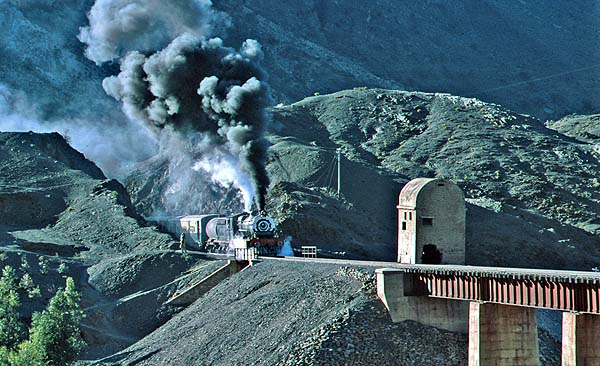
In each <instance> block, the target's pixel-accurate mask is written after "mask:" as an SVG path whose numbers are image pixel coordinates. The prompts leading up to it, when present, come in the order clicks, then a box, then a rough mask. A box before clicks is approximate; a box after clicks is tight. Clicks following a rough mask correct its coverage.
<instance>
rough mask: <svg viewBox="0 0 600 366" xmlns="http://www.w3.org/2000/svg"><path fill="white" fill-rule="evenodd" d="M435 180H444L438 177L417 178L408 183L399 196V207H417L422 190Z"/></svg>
mask: <svg viewBox="0 0 600 366" xmlns="http://www.w3.org/2000/svg"><path fill="white" fill-rule="evenodd" d="M435 181H439V182H442V181H443V180H442V179H437V178H416V179H413V180H411V181H410V182H408V183H406V185H404V187H403V188H402V191H400V195H399V196H398V208H407V209H415V208H416V207H417V198H418V197H419V193H420V192H421V190H423V188H425V186H426V185H428V184H429V183H432V182H435Z"/></svg>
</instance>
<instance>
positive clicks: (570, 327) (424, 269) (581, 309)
mask: <svg viewBox="0 0 600 366" xmlns="http://www.w3.org/2000/svg"><path fill="white" fill-rule="evenodd" d="M376 273H377V294H378V296H379V297H380V298H381V300H382V301H383V303H384V304H385V306H386V307H387V308H388V310H389V312H390V315H391V317H392V320H393V321H395V322H399V321H403V320H415V321H418V322H420V323H423V324H428V325H432V326H436V327H438V328H443V329H447V330H451V331H458V332H468V334H469V366H488V365H490V366H491V365H493V366H509V365H510V366H521V365H522V366H537V365H538V364H539V351H538V337H537V320H536V311H535V309H536V308H540V309H551V310H559V311H562V312H563V327H562V366H575V365H577V366H583V365H585V366H588V365H589V366H594V365H600V316H599V315H600V289H599V288H600V273H594V272H577V271H555V270H534V269H518V268H496V267H474V266H462V265H420V264H415V265H410V264H402V265H398V264H394V265H393V266H391V267H389V268H379V269H377V270H376Z"/></svg>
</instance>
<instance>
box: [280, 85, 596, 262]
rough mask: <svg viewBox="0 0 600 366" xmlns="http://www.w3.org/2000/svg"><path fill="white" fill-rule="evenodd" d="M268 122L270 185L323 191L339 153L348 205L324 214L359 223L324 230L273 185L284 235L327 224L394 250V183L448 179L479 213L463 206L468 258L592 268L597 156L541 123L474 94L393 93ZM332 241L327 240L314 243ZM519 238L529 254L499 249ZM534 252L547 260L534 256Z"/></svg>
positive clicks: (338, 97)
mask: <svg viewBox="0 0 600 366" xmlns="http://www.w3.org/2000/svg"><path fill="white" fill-rule="evenodd" d="M274 119H275V121H276V122H278V123H279V125H278V128H279V129H278V131H277V132H276V133H275V134H273V136H272V138H271V140H272V142H273V146H272V148H271V150H270V163H269V170H270V172H271V177H272V180H273V184H277V183H278V182H279V181H282V182H283V181H291V182H296V183H297V184H300V185H303V186H305V187H315V189H313V190H312V191H313V195H317V196H318V195H321V196H323V195H324V194H325V196H326V195H327V194H326V191H325V193H323V192H324V191H323V190H322V189H316V187H319V186H327V184H328V183H329V181H323V179H319V177H322V176H323V173H324V172H326V170H327V164H328V163H329V161H330V160H331V158H332V157H333V154H334V150H335V148H336V147H338V146H339V147H341V149H342V154H343V156H344V159H343V160H342V179H341V180H342V193H343V197H344V199H345V200H346V201H347V202H348V203H349V204H350V205H349V206H348V208H347V209H346V210H345V213H344V214H334V215H331V217H333V218H338V217H342V218H344V221H345V222H351V220H353V219H352V218H353V217H357V218H359V220H360V221H362V222H363V223H365V226H363V227H359V226H355V225H347V226H344V225H334V224H331V222H330V221H329V220H328V219H327V217H328V216H327V215H323V214H319V215H312V214H311V213H312V212H316V211H311V207H312V208H314V210H319V209H320V208H317V207H316V205H315V204H311V203H310V200H309V202H307V203H306V204H303V205H300V206H301V207H298V202H295V201H297V200H293V199H292V200H290V199H285V196H284V195H282V194H279V193H275V192H279V191H278V190H277V188H275V189H274V190H273V192H274V194H272V195H271V196H272V197H271V199H272V200H273V203H272V205H273V206H274V207H276V209H277V210H278V211H277V212H279V213H281V214H285V215H287V216H291V217H290V218H287V219H285V220H283V221H284V222H283V223H282V227H284V228H288V229H289V228H290V226H287V225H292V228H293V223H292V222H294V221H296V222H304V221H305V220H308V221H309V222H318V221H319V220H321V219H323V220H324V222H326V224H323V226H327V225H329V226H330V227H334V228H335V229H334V230H331V229H330V231H344V230H346V231H350V232H352V235H353V236H354V237H355V238H356V239H357V240H359V241H362V242H363V244H364V245H365V248H369V246H370V245H371V244H372V243H373V242H375V243H381V244H382V245H385V244H387V245H388V248H390V249H389V250H390V251H391V252H392V253H394V252H395V249H394V244H393V243H394V241H395V240H394V236H395V235H396V230H397V228H396V225H397V223H396V213H395V200H396V199H397V194H398V192H399V188H400V187H401V184H402V183H404V182H406V181H407V180H408V179H411V178H414V177H419V176H425V177H444V178H449V179H452V180H454V181H456V182H457V183H458V184H459V185H460V186H461V187H462V188H463V190H464V192H465V195H466V197H467V201H468V202H470V203H471V204H473V205H476V206H478V207H475V206H469V211H468V214H467V215H468V217H467V230H468V233H469V246H468V247H469V249H470V250H469V251H470V253H471V254H473V255H469V258H470V260H469V261H470V263H473V264H476V263H477V264H493V265H500V264H503V265H518V266H527V265H529V266H548V267H561V268H568V267H570V266H575V267H579V268H586V267H587V268H591V267H589V265H591V264H593V263H595V262H596V263H597V261H598V257H597V256H598V251H597V250H598V242H599V240H598V236H597V235H598V228H599V227H600V226H599V224H600V218H599V217H598V214H597V213H598V212H599V210H600V191H599V189H598V185H597V184H595V179H596V175H595V172H597V171H598V169H599V168H600V162H599V161H598V154H597V153H596V152H594V150H593V145H591V144H587V143H583V142H579V141H576V140H573V139H571V138H569V137H567V136H564V135H561V134H559V133H557V132H556V131H553V130H550V129H547V128H546V127H544V125H543V124H542V123H541V122H540V121H538V120H536V119H533V118H531V117H526V116H523V115H519V114H516V113H513V112H511V111H509V110H506V109H504V108H502V107H500V106H497V105H492V104H486V103H483V102H481V101H478V100H476V99H468V98H461V97H455V96H451V95H445V94H425V93H408V92H401V91H388V90H351V91H342V92H338V93H334V94H331V95H326V96H319V97H311V98H307V99H305V100H303V101H301V102H298V103H294V104H292V105H289V106H281V107H277V108H275V109H274ZM334 182H335V180H334ZM275 187H278V186H277V185H276V186H275ZM289 190H291V191H296V192H297V191H299V190H297V189H294V188H293V187H292V188H290V189H289ZM322 199H323V198H322ZM282 201H287V202H288V204H289V205H290V206H291V208H290V207H287V206H281V202H282ZM313 201H314V200H313ZM500 223H503V224H500ZM515 228H520V229H519V230H515ZM326 229H327V228H326V227H325V228H323V229H322V230H326ZM291 231H292V232H293V233H294V234H296V235H298V236H299V238H298V239H299V240H301V241H302V240H304V242H314V241H315V240H316V241H318V238H315V237H314V235H313V236H311V237H310V240H308V239H305V238H306V237H303V235H310V234H309V233H307V232H304V233H303V232H302V230H301V229H293V230H291ZM328 242H329V243H331V242H333V241H332V240H329V241H325V240H322V241H320V242H319V245H323V246H325V247H326V246H327V243H328ZM523 243H528V248H531V250H532V253H531V255H524V253H523V252H521V253H520V254H519V255H516V253H515V252H514V251H512V250H509V251H505V250H503V249H502V248H505V249H506V248H514V249H517V248H519V247H522V244H523ZM535 248H537V249H535ZM539 252H549V253H552V255H550V256H547V257H544V258H541V257H540V256H539V255H538V254H535V253H539ZM494 253H495V254H494ZM576 253H578V254H576ZM480 254H481V255H480ZM573 254H575V255H573ZM524 257H525V258H526V259H523V258H524ZM529 260H531V261H532V262H528V261H529Z"/></svg>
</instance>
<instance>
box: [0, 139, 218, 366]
mask: <svg viewBox="0 0 600 366" xmlns="http://www.w3.org/2000/svg"><path fill="white" fill-rule="evenodd" d="M173 244H174V243H173V240H172V238H171V237H170V236H168V235H165V234H162V233H159V232H158V231H157V230H156V229H154V228H150V227H145V226H144V223H143V219H142V218H141V217H140V216H139V215H138V214H137V213H136V212H135V211H134V209H133V206H132V204H131V201H130V198H129V195H128V193H127V192H126V190H125V188H124V187H123V186H122V185H121V184H120V183H118V182H117V181H115V180H108V179H106V178H105V177H104V174H103V173H102V172H101V171H100V169H98V168H97V167H96V166H95V165H94V164H93V163H92V162H90V161H89V160H87V159H85V157H84V156H83V155H82V154H81V153H79V152H77V151H76V150H74V149H72V148H71V147H70V146H69V145H68V144H67V142H66V141H65V139H64V138H63V137H62V136H61V135H59V134H56V133H53V134H35V133H0V265H1V266H2V267H3V266H5V265H11V266H13V267H14V268H16V269H17V273H18V274H19V275H20V276H23V275H24V274H25V273H28V274H29V275H30V276H31V278H32V279H33V283H34V284H35V285H36V286H39V288H40V290H41V294H42V296H41V297H40V298H33V299H30V298H28V297H27V296H23V297H22V301H23V303H24V308H23V313H22V316H23V318H24V320H25V321H30V318H31V314H32V312H33V311H41V310H42V309H43V308H44V305H45V304H47V302H48V300H49V298H50V297H52V295H53V294H54V293H55V292H56V290H57V289H58V288H59V287H61V286H64V281H65V280H64V277H66V276H72V277H73V278H74V279H75V282H76V286H77V288H78V289H79V290H80V291H82V293H83V299H82V306H83V307H84V309H85V312H86V318H85V321H84V323H83V324H82V326H83V332H84V338H85V340H86V342H87V343H88V348H87V354H86V356H85V357H101V356H103V355H106V354H110V353H112V352H115V351H116V350H120V349H123V348H124V347H126V346H128V345H130V344H132V343H134V342H135V341H137V340H138V339H140V338H142V337H143V336H144V335H146V334H148V333H150V332H151V331H153V330H154V329H155V328H156V327H158V326H159V325H161V324H162V323H164V322H165V321H167V320H168V319H170V317H171V316H172V315H173V314H174V313H176V312H177V309H173V308H170V307H167V306H165V304H164V303H165V301H166V300H167V299H168V298H169V296H170V295H171V294H173V293H174V292H175V291H177V290H178V289H180V288H182V287H184V286H186V285H187V284H189V283H190V282H191V281H194V280H197V279H198V277H200V278H201V277H204V276H206V275H207V274H209V273H211V272H212V271H214V269H215V268H218V267H219V266H220V265H222V263H221V262H219V261H210V260H207V259H203V258H200V257H197V256H188V257H186V258H183V257H182V256H181V254H179V253H174V252H172V251H171V250H169V249H170V248H171V247H172V246H173Z"/></svg>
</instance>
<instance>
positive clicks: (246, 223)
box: [232, 212, 283, 256]
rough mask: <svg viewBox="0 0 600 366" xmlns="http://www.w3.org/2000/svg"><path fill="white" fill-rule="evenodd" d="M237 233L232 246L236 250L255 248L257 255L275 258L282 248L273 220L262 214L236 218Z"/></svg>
mask: <svg viewBox="0 0 600 366" xmlns="http://www.w3.org/2000/svg"><path fill="white" fill-rule="evenodd" d="M237 220H238V223H237V227H238V233H237V235H236V237H235V238H234V239H233V241H232V244H233V247H234V249H236V250H246V249H249V248H255V249H256V251H257V254H258V255H270V256H275V255H277V253H278V252H279V251H280V250H281V247H282V246H283V240H282V239H281V238H280V237H279V233H278V232H277V227H276V225H275V220H273V218H272V217H270V216H267V215H266V214H265V213H264V212H261V213H260V214H259V215H255V216H253V215H251V214H247V215H243V216H239V217H238V219H237Z"/></svg>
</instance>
